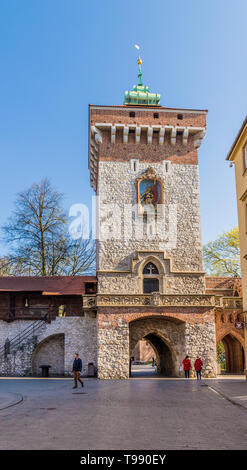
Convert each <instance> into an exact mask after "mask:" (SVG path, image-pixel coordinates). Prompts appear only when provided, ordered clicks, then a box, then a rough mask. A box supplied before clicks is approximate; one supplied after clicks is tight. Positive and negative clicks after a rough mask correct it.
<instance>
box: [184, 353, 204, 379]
mask: <svg viewBox="0 0 247 470" xmlns="http://www.w3.org/2000/svg"><path fill="white" fill-rule="evenodd" d="M202 366H203V362H202V360H201V358H200V356H197V358H196V360H195V363H194V368H195V371H196V378H197V380H201V379H202ZM183 368H184V375H185V378H186V379H189V378H190V370H191V369H192V366H191V362H190V358H189V356H185V358H184V360H183Z"/></svg>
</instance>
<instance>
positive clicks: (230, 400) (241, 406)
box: [205, 384, 247, 411]
mask: <svg viewBox="0 0 247 470" xmlns="http://www.w3.org/2000/svg"><path fill="white" fill-rule="evenodd" d="M205 385H206V386H207V387H208V388H209V389H210V390H212V391H213V392H214V393H217V395H219V396H220V397H221V398H224V399H225V400H227V401H229V402H230V403H231V404H232V405H235V406H239V407H240V408H241V409H242V410H245V411H247V408H246V406H244V405H242V404H241V403H239V402H238V401H236V400H233V398H230V397H229V396H228V395H225V394H224V393H222V391H221V390H219V389H218V388H216V387H213V386H212V385H208V384H205Z"/></svg>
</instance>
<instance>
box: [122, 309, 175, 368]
mask: <svg viewBox="0 0 247 470" xmlns="http://www.w3.org/2000/svg"><path fill="white" fill-rule="evenodd" d="M143 339H144V340H145V341H147V342H149V343H150V345H151V346H152V348H153V349H154V351H155V353H156V357H157V362H158V364H157V372H158V373H159V374H161V375H164V376H168V377H178V376H179V375H180V374H179V365H180V364H181V362H182V359H183V355H184V323H183V322H182V321H179V320H177V319H173V318H169V317H165V318H164V317H163V318H160V317H141V318H139V319H137V320H134V321H132V322H130V324H129V354H130V357H131V356H132V354H133V351H134V349H135V346H136V344H137V343H138V342H139V341H140V340H143Z"/></svg>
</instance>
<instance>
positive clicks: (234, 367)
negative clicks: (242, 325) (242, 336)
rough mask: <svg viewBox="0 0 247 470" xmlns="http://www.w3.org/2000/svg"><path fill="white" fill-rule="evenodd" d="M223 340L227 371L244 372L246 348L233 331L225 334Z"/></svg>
mask: <svg viewBox="0 0 247 470" xmlns="http://www.w3.org/2000/svg"><path fill="white" fill-rule="evenodd" d="M221 342H222V343H223V346H224V349H225V360H226V372H232V373H241V372H243V370H244V350H243V346H242V344H241V342H240V341H239V340H238V339H237V338H236V337H235V336H234V335H232V334H231V333H228V334H227V335H225V336H224V337H223V338H222V339H221Z"/></svg>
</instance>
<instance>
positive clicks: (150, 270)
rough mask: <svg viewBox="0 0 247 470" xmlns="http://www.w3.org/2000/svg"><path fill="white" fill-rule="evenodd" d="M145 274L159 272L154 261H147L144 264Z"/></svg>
mask: <svg viewBox="0 0 247 470" xmlns="http://www.w3.org/2000/svg"><path fill="white" fill-rule="evenodd" d="M143 274H159V271H158V268H157V267H156V266H155V264H153V263H147V264H146V265H145V266H144V269H143Z"/></svg>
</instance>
